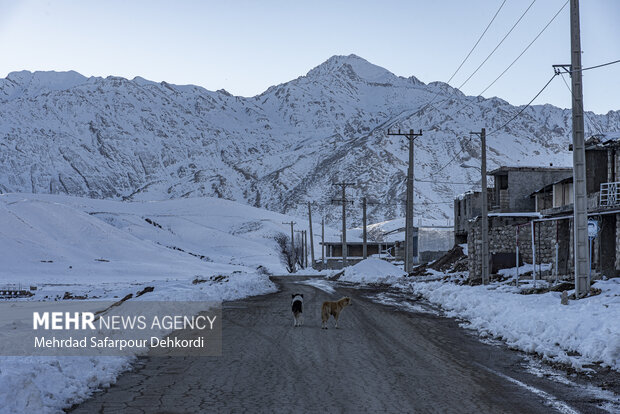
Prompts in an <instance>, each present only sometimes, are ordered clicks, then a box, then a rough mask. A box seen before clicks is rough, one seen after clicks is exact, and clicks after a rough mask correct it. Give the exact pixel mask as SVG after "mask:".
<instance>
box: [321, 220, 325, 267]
mask: <svg viewBox="0 0 620 414" xmlns="http://www.w3.org/2000/svg"><path fill="white" fill-rule="evenodd" d="M321 263H323V264H325V217H323V218H322V219H321Z"/></svg>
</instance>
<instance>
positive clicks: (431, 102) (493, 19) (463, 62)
mask: <svg viewBox="0 0 620 414" xmlns="http://www.w3.org/2000/svg"><path fill="white" fill-rule="evenodd" d="M506 1H507V0H504V1H503V2H502V4H500V6H499V8H498V9H497V11H496V12H495V14H494V15H493V18H491V21H490V22H489V23H488V24H487V27H486V28H485V29H484V31H483V32H482V34H481V35H480V37H478V40H477V41H476V43H475V44H474V46H473V47H472V48H471V49H470V51H469V53H468V54H467V56H465V59H463V60H462V61H461V64H460V65H459V66H458V67H457V68H456V70H455V71H454V73H453V74H452V76H450V79H448V81H447V82H445V83H446V84H449V83H450V81H452V79H454V77H455V76H456V74H457V73H458V72H459V70H461V68H462V67H463V65H464V64H465V62H466V61H467V59H469V57H470V56H471V54H472V53H473V51H474V50H475V49H476V47H477V46H478V44H479V43H480V41H481V40H482V38H483V37H484V35H485V34H486V32H487V31H488V30H489V28H490V27H491V24H493V22H494V21H495V18H496V17H497V15H498V14H499V12H500V11H501V10H502V8H503V7H504V4H506ZM440 92H441V91H440V90H438V91H437V92H435V95H434V96H433V97H432V98H431V100H430V101H429V102H427V103H426V104H424V106H423V107H422V108H420V109H418V110H417V111H416V112H415V113H414V114H419V113H420V112H422V111H424V110H425V109H426V108H428V107H429V106H432V104H433V102H435V99H437V97H438V96H439V93H440ZM442 102H443V101H442ZM435 109H437V108H435Z"/></svg>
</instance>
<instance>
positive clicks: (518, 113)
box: [487, 73, 556, 137]
mask: <svg viewBox="0 0 620 414" xmlns="http://www.w3.org/2000/svg"><path fill="white" fill-rule="evenodd" d="M555 77H556V74H555V73H554V74H553V76H552V77H551V78H550V79H549V80H548V81H547V83H545V86H543V87H542V89H541V90H540V91H538V93H537V94H536V95H534V97H533V98H532V99H531V100H530V101H529V102H528V103H527V105H525V106H524V107H523V108H521V110H520V111H519V112H517V113H516V115H515V116H513V117H512V118H510V119H509V120H508V121H507V122H505V123H504V124H503V125H502V126H500V127H499V128H497V129H495V130H493V131H491V132H489V133H488V134H487V137H488V136H490V135H493V134H495V133H497V132H499V131H500V130H502V129H504V128H505V127H506V126H507V125H508V124H510V123H511V122H512V121H514V120H515V119H517V118H518V117H519V115H521V114H522V113H523V111H525V110H526V109H527V108H529V106H530V105H531V104H532V102H534V100H535V99H536V98H538V97H539V96H540V94H541V93H543V91H544V90H545V89H547V86H549V84H550V83H551V82H552V81H553V79H555Z"/></svg>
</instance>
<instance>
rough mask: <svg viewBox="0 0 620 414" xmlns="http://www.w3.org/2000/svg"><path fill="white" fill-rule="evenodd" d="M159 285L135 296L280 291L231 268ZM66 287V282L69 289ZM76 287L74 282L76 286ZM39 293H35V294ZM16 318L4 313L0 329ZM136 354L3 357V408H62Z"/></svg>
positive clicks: (109, 379) (104, 382)
mask: <svg viewBox="0 0 620 414" xmlns="http://www.w3.org/2000/svg"><path fill="white" fill-rule="evenodd" d="M149 285H150V286H153V287H154V288H155V290H154V291H153V292H151V293H148V294H145V295H143V296H140V297H139V298H135V299H130V300H138V301H142V300H151V301H153V300H157V301H180V300H188V301H226V300H235V299H240V298H243V297H247V296H251V295H258V294H264V293H269V292H275V291H276V290H277V288H276V287H275V285H274V284H273V283H271V281H270V280H269V278H268V276H266V275H264V274H256V273H254V274H247V273H238V272H237V273H232V274H230V275H226V276H225V278H224V279H222V280H221V281H219V282H214V281H212V280H207V281H204V282H201V283H197V284H194V283H192V280H185V281H180V280H169V281H153V282H151V283H149ZM143 286H144V285H137V284H128V285H126V286H117V289H116V290H115V291H114V292H116V293H120V294H126V293H132V292H133V293H134V294H135V292H136V291H138V290H140V289H142V287H143ZM66 287H67V286H62V288H63V289H64V288H66ZM72 288H73V289H75V288H76V287H75V286H72ZM79 289H80V291H79V293H80V294H84V293H95V292H98V293H100V292H101V288H100V287H99V286H95V285H93V286H82V287H79ZM47 292H48V293H49V291H47ZM35 297H36V295H35ZM11 323H12V321H8V320H3V319H1V318H0V329H8V325H10V324H11ZM134 359H135V357H120V356H119V357H110V356H104V357H0V412H2V413H30V412H32V413H60V412H62V410H63V409H65V408H68V407H70V406H71V405H73V404H76V403H79V402H81V401H83V400H85V399H87V398H88V397H90V396H91V395H92V393H93V392H94V391H95V390H96V389H101V388H105V387H108V386H109V385H110V384H113V383H114V382H115V381H116V378H117V377H118V375H119V374H121V373H122V372H123V371H126V370H127V369H130V368H131V363H132V362H133V360H134Z"/></svg>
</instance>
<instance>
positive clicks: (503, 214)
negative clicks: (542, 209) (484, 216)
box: [489, 212, 542, 218]
mask: <svg viewBox="0 0 620 414" xmlns="http://www.w3.org/2000/svg"><path fill="white" fill-rule="evenodd" d="M489 217H535V218H540V217H542V216H541V215H540V213H536V212H525V213H489Z"/></svg>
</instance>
